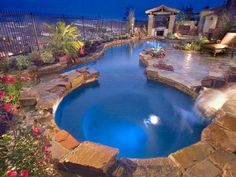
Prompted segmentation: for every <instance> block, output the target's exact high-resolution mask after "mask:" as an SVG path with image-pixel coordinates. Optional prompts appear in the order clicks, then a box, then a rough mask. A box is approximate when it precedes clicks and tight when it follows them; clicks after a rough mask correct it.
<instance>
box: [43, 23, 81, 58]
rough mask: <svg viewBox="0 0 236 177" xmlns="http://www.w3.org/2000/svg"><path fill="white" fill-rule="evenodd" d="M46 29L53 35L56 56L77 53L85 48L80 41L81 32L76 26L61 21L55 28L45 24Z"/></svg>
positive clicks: (52, 41)
mask: <svg viewBox="0 0 236 177" xmlns="http://www.w3.org/2000/svg"><path fill="white" fill-rule="evenodd" d="M45 28H46V30H47V31H48V32H49V33H51V35H50V38H51V46H52V48H53V49H54V52H55V53H56V54H57V53H60V54H61V53H65V54H70V53H77V52H78V51H79V49H80V48H81V47H82V46H83V42H81V41H79V40H78V37H79V30H78V29H77V27H76V26H74V25H71V24H70V25H66V24H65V22H63V21H59V22H58V23H57V24H56V25H55V26H54V25H48V24H45Z"/></svg>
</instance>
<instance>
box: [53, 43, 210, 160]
mask: <svg viewBox="0 0 236 177" xmlns="http://www.w3.org/2000/svg"><path fill="white" fill-rule="evenodd" d="M154 45H156V42H143V43H139V44H129V45H122V46H119V47H113V48H110V49H107V50H106V52H105V54H104V56H102V57H101V58H100V60H98V61H96V62H93V63H90V64H87V65H86V66H88V67H91V68H94V69H95V70H97V71H99V72H100V78H99V81H98V82H97V83H93V84H89V85H86V86H82V87H80V88H78V89H76V90H74V91H72V92H71V93H70V94H68V95H67V96H66V97H64V99H63V100H62V101H61V103H60V104H59V106H58V108H57V111H56V113H55V120H56V123H57V125H58V126H59V127H60V128H61V129H65V130H67V131H68V132H69V133H71V134H72V135H73V136H74V137H75V138H77V139H78V140H79V141H85V140H89V141H93V142H97V143H101V144H105V145H108V146H112V147H116V148H119V150H120V153H119V156H120V157H130V158H152V157H164V156H168V155H169V154H170V153H172V152H175V151H176V150H178V149H181V148H183V147H185V146H188V145H191V144H193V143H195V142H197V141H199V140H200V135H201V131H202V130H203V128H205V127H206V125H207V124H208V122H206V120H205V119H204V118H201V117H200V116H199V115H198V114H197V113H196V111H195V109H194V100H193V99H192V98H191V97H190V96H188V95H186V94H184V93H182V92H181V91H178V90H176V89H175V88H172V87H169V86H167V85H164V84H161V83H158V82H153V81H149V80H147V79H146V76H145V74H144V67H143V66H141V65H140V63H139V53H140V52H141V51H142V50H143V49H145V48H148V47H152V46H154ZM161 45H162V46H163V47H165V48H170V46H169V45H168V44H167V43H161ZM73 69H75V68H73Z"/></svg>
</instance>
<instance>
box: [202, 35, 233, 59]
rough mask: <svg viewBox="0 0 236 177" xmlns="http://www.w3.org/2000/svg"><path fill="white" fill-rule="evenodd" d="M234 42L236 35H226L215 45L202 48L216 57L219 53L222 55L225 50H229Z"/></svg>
mask: <svg viewBox="0 0 236 177" xmlns="http://www.w3.org/2000/svg"><path fill="white" fill-rule="evenodd" d="M233 42H236V33H227V34H226V35H225V36H224V38H223V39H222V40H221V41H220V42H219V43H216V44H206V45H204V46H203V50H206V51H209V52H211V53H213V55H214V56H216V55H217V54H219V53H224V52H225V51H226V50H227V49H230V46H229V45H230V44H231V43H233Z"/></svg>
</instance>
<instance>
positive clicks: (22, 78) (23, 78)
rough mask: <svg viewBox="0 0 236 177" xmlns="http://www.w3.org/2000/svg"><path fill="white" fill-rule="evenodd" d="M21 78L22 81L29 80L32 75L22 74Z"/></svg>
mask: <svg viewBox="0 0 236 177" xmlns="http://www.w3.org/2000/svg"><path fill="white" fill-rule="evenodd" d="M20 80H21V81H29V80H30V77H28V76H21V77H20Z"/></svg>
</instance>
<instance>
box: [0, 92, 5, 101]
mask: <svg viewBox="0 0 236 177" xmlns="http://www.w3.org/2000/svg"><path fill="white" fill-rule="evenodd" d="M4 96H5V91H4V90H0V100H2V99H3V98H4Z"/></svg>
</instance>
